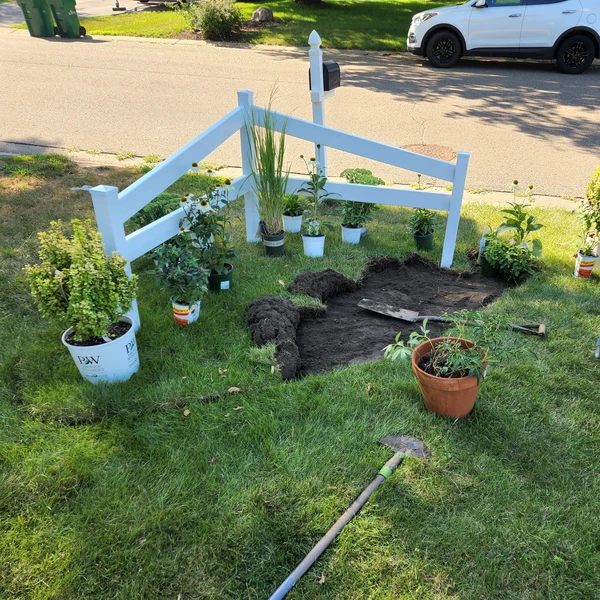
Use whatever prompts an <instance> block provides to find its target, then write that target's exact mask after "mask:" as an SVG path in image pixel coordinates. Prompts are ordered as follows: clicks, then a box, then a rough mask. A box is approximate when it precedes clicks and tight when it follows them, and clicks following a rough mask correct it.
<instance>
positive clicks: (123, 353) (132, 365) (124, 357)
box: [62, 317, 140, 383]
mask: <svg viewBox="0 0 600 600" xmlns="http://www.w3.org/2000/svg"><path fill="white" fill-rule="evenodd" d="M120 320H121V322H125V323H129V324H130V325H131V327H130V328H129V331H127V333H125V335H122V336H121V337H118V338H117V339H115V340H110V341H109V342H106V343H105V344H98V345H96V346H73V345H71V344H69V343H68V342H67V338H68V337H69V336H70V335H71V333H72V331H73V328H72V327H71V328H70V329H67V331H65V332H64V333H63V335H62V343H63V344H64V345H65V346H66V347H67V348H68V349H69V352H70V353H71V357H72V358H73V360H74V361H75V364H76V365H77V368H78V369H79V372H80V373H81V376H82V377H83V378H84V379H87V380H88V381H89V382H91V383H100V382H108V383H113V382H115V381H127V380H128V379H129V378H130V377H131V376H132V375H133V374H134V373H135V372H137V371H138V370H139V368H140V358H139V355H138V350H137V344H136V341H135V330H134V327H133V321H132V320H131V319H130V318H129V317H121V319H120Z"/></svg>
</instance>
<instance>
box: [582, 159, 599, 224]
mask: <svg viewBox="0 0 600 600" xmlns="http://www.w3.org/2000/svg"><path fill="white" fill-rule="evenodd" d="M579 218H580V220H581V224H582V226H583V229H584V233H585V234H587V233H588V232H590V231H592V230H595V231H596V233H599V232H600V167H598V168H597V169H596V170H595V171H594V173H593V174H592V177H591V178H590V180H589V182H588V184H587V187H586V189H585V198H584V199H583V200H582V201H581V204H580V206H579Z"/></svg>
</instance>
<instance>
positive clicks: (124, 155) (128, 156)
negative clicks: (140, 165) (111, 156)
mask: <svg viewBox="0 0 600 600" xmlns="http://www.w3.org/2000/svg"><path fill="white" fill-rule="evenodd" d="M115 158H116V159H117V160H130V159H132V158H135V154H134V153H133V152H119V153H118V154H115Z"/></svg>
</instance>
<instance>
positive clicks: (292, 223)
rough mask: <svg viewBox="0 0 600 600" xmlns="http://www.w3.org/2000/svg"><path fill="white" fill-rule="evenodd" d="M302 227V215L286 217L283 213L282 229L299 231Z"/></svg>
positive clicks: (293, 231) (288, 231)
mask: <svg viewBox="0 0 600 600" xmlns="http://www.w3.org/2000/svg"><path fill="white" fill-rule="evenodd" d="M301 229H302V215H299V216H297V217H288V215H283V230H284V231H286V232H287V233H300V230H301Z"/></svg>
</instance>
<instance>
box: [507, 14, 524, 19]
mask: <svg viewBox="0 0 600 600" xmlns="http://www.w3.org/2000/svg"><path fill="white" fill-rule="evenodd" d="M508 16H509V17H510V18H511V19H513V18H514V17H520V16H521V13H515V14H514V15H508Z"/></svg>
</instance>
